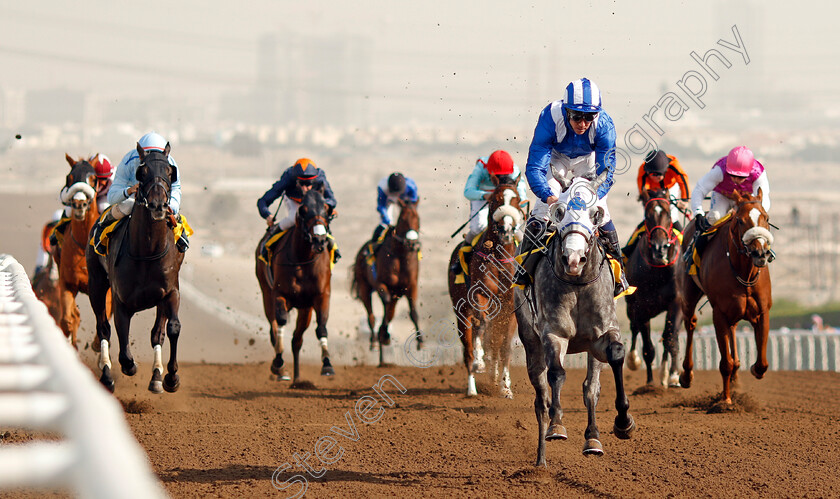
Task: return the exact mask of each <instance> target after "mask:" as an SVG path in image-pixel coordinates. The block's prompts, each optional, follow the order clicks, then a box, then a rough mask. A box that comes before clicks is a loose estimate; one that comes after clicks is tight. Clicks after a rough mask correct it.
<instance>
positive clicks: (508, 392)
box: [502, 388, 513, 400]
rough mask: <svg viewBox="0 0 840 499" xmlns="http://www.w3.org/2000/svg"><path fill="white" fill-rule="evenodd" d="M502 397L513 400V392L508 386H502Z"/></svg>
mask: <svg viewBox="0 0 840 499" xmlns="http://www.w3.org/2000/svg"><path fill="white" fill-rule="evenodd" d="M502 398H504V399H509V400H513V392H512V391H511V389H510V388H502Z"/></svg>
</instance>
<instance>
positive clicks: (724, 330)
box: [678, 189, 773, 404]
mask: <svg viewBox="0 0 840 499" xmlns="http://www.w3.org/2000/svg"><path fill="white" fill-rule="evenodd" d="M761 198H762V192H761V189H759V191H758V195H757V196H755V197H754V196H751V195H749V194H742V193H739V192H738V191H735V193H734V194H733V197H732V199H733V201H734V202H735V211H734V213H733V214H732V216H731V217H730V218H729V219H728V220H726V221H724V222H722V223H721V224H720V226H719V228H718V229H717V232H715V233H714V235H713V236H712V238H711V240H710V241H708V244H707V245H706V248H705V250H704V251H703V254H702V255H701V261H700V265H699V268H698V270H697V275H695V276H690V275H687V274H686V272H685V270H683V268H684V263H683V259H682V258H681V259H680V262H681V263H680V266H679V272H678V275H679V276H680V277H679V282H678V286H679V288H678V289H679V293H680V295H681V304H682V312H683V314H684V317H685V319H684V320H685V330H686V332H687V333H688V337H687V341H686V351H685V360H684V361H683V369H684V371H683V374H682V375H681V376H680V384H681V385H682V386H683V387H684V388H688V387H689V386H690V385H691V381H692V379H693V377H694V373H693V372H692V369H693V368H694V362H693V360H692V353H693V352H692V336H693V335H694V328H695V327H696V325H697V316H696V315H695V313H694V309H695V307H696V306H697V302H698V301H699V300H700V298H702V297H703V295H704V294H705V295H706V296H707V297H708V298H709V303H710V304H711V305H712V318H713V320H714V324H715V334H716V335H717V343H718V350H720V374H721V376H722V377H723V400H724V401H725V402H726V403H727V404H731V403H732V392H731V384H732V383H733V382H735V381H736V380H737V377H738V369H739V368H740V367H741V361H740V360H739V359H738V349H737V345H736V338H735V326H736V325H737V324H738V322H739V321H741V320H746V321H748V322H749V323H750V324H752V326H753V331H754V333H755V344H756V347H757V349H758V358H757V359H756V361H755V364H753V365H752V366H751V367H750V372H751V373H752V375H753V376H755V377H756V378H758V379H761V378H763V377H764V373H765V372H767V332H768V330H769V319H770V307H771V306H772V305H773V297H772V295H771V285H770V269H769V268H767V264H768V263H770V262H771V261H772V260H773V253H772V251H771V250H770V245H771V244H772V243H773V235H772V234H771V233H770V229H769V226H768V222H769V216H768V215H767V212H766V211H764V208H763V207H762V206H761ZM694 229H695V224H694V221H692V222H691V223H689V225H688V227H687V228H686V234H685V238H684V239H683V251H685V248H686V246H687V245H688V242H689V241H690V238H691V236H692V235H693V234H694Z"/></svg>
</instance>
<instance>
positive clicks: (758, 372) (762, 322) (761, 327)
mask: <svg viewBox="0 0 840 499" xmlns="http://www.w3.org/2000/svg"><path fill="white" fill-rule="evenodd" d="M750 323H751V324H752V327H753V333H754V334H755V347H756V349H757V350H758V355H757V357H756V359H755V364H753V365H752V366H751V367H750V373H752V375H753V376H755V377H756V379H761V378H763V377H764V373H766V372H767V367H768V363H767V332H768V331H769V330H770V315H769V314H767V313H764V314H761V315H759V316H758V317H756V318H755V319H754V320H752V321H750Z"/></svg>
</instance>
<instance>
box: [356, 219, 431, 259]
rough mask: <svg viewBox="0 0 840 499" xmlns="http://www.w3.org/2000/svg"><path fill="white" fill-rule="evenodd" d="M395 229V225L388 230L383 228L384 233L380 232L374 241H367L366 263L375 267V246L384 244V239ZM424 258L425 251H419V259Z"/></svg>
mask: <svg viewBox="0 0 840 499" xmlns="http://www.w3.org/2000/svg"><path fill="white" fill-rule="evenodd" d="M393 230H395V228H394V227H389V228H388V230H383V231H382V234H379V238H378V239H377V240H376V241H375V242H374V241H368V243H367V256H366V257H365V263H367V264H368V266H369V267H373V264H375V263H376V253H375V252H374V248H378V247H379V246H380V245H382V241H384V240H385V236H387V235H388V234H389V233H390V232H391V231H393ZM422 259H423V252H422V251H419V250H418V251H417V260H418V261H419V260H422Z"/></svg>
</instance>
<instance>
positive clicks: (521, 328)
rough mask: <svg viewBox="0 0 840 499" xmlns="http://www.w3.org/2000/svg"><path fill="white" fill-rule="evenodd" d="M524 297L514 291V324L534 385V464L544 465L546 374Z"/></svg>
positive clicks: (529, 377)
mask: <svg viewBox="0 0 840 499" xmlns="http://www.w3.org/2000/svg"><path fill="white" fill-rule="evenodd" d="M524 300H525V298H524V297H523V296H522V294H521V293H520V292H514V305H516V306H517V308H516V325H517V331H518V332H519V340H520V341H521V342H522V346H523V347H525V364H526V367H527V369H528V380H529V381H530V382H531V386H533V387H534V413H535V414H536V416H537V429H538V431H537V460H536V462H535V463H534V465H535V466H545V465H546V464H545V436H546V431H547V429H548V405H549V393H548V376H547V372H548V370H547V369H546V366H545V356H544V355H543V349H542V341H541V340H540V337H539V335H537V331H536V330H535V329H534V325H533V324H532V323H531V321H530V318H529V313H530V312H529V311H528V310H527V307H526V310H522V307H523V306H525V304H524Z"/></svg>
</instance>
